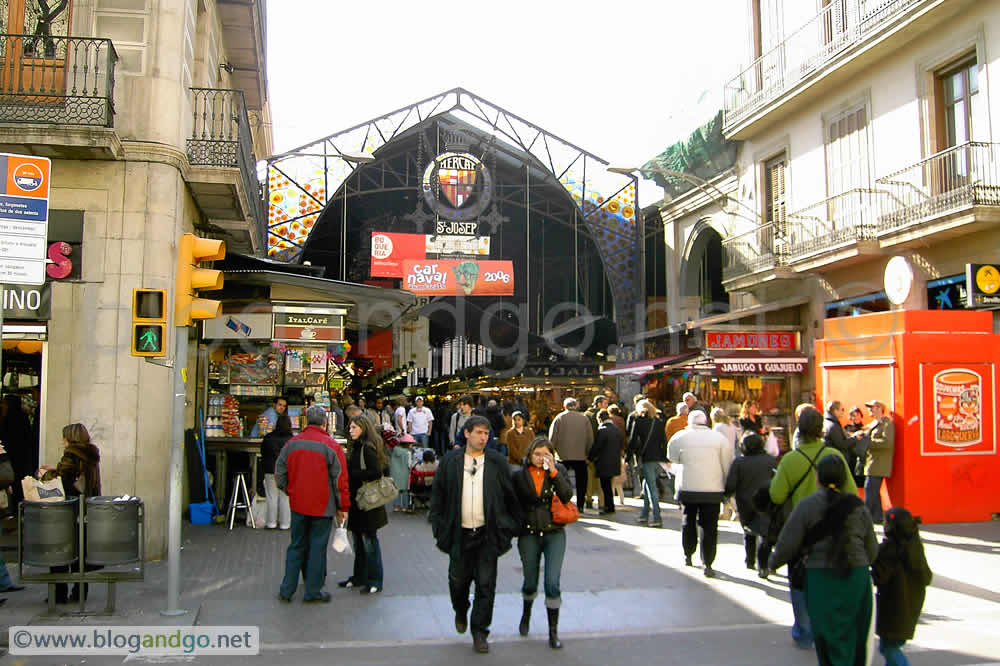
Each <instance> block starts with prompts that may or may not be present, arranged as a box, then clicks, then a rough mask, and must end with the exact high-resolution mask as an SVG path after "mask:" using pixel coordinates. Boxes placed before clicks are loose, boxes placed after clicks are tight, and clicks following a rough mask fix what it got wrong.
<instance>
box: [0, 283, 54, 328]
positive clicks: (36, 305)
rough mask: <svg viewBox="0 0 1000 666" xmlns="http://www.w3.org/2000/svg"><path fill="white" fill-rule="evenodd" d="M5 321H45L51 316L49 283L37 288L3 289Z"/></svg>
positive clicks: (13, 286) (11, 286) (7, 287)
mask: <svg viewBox="0 0 1000 666" xmlns="http://www.w3.org/2000/svg"><path fill="white" fill-rule="evenodd" d="M3 316H4V318H5V319H8V320H11V319H26V320H30V321H47V320H48V319H50V318H51V316H52V290H51V288H50V287H49V283H47V282H46V283H45V284H43V285H40V286H38V287H31V286H27V285H23V286H18V285H10V286H5V287H4V289H3Z"/></svg>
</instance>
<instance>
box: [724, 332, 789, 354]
mask: <svg viewBox="0 0 1000 666" xmlns="http://www.w3.org/2000/svg"><path fill="white" fill-rule="evenodd" d="M798 337H799V336H798V334H797V333H788V332H782V333H778V332H771V331H760V332H757V331H752V332H751V331H747V332H737V333H732V332H729V331H705V349H774V350H780V351H792V350H795V349H798V347H799V344H798Z"/></svg>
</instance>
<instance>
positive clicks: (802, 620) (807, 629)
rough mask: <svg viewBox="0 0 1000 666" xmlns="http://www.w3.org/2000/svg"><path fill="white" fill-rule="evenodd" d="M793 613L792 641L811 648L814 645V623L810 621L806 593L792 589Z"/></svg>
mask: <svg viewBox="0 0 1000 666" xmlns="http://www.w3.org/2000/svg"><path fill="white" fill-rule="evenodd" d="M789 592H791V593H792V613H793V614H794V615H795V622H794V623H792V640H794V641H795V642H796V643H798V644H799V645H802V646H806V647H809V646H811V645H812V643H813V633H812V623H811V622H810V621H809V609H808V608H807V607H806V591H805V590H796V589H795V588H791V589H790V590H789Z"/></svg>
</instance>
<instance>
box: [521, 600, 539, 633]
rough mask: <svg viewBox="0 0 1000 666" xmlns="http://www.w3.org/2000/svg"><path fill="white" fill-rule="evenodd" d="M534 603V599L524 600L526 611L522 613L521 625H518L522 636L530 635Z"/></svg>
mask: <svg viewBox="0 0 1000 666" xmlns="http://www.w3.org/2000/svg"><path fill="white" fill-rule="evenodd" d="M534 601H535V600H534V599H525V600H524V610H522V611H521V624H519V625H517V631H518V633H520V634H521V635H522V636H527V635H528V625H530V624H531V604H532V603H534Z"/></svg>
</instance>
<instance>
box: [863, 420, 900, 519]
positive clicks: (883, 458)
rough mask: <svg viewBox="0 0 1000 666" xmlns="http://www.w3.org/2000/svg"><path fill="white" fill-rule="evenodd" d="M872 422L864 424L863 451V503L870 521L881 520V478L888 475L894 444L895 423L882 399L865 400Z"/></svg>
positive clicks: (890, 471)
mask: <svg viewBox="0 0 1000 666" xmlns="http://www.w3.org/2000/svg"><path fill="white" fill-rule="evenodd" d="M865 406H866V407H867V408H868V410H869V412H870V414H871V417H872V419H873V420H872V423H871V425H870V426H869V427H868V440H869V442H870V443H869V444H868V451H867V452H866V453H865V506H866V507H868V512H869V513H870V514H871V515H872V522H874V523H875V524H876V525H881V524H882V495H881V490H882V479H886V478H889V477H890V476H892V455H893V451H894V449H895V446H896V427H895V425H894V424H893V422H892V417H891V416H890V415H888V414H887V413H886V408H885V403H883V402H881V401H880V400H870V401H868V402H866V403H865Z"/></svg>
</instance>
